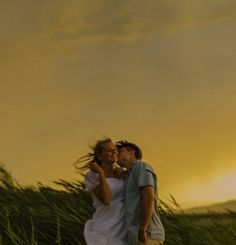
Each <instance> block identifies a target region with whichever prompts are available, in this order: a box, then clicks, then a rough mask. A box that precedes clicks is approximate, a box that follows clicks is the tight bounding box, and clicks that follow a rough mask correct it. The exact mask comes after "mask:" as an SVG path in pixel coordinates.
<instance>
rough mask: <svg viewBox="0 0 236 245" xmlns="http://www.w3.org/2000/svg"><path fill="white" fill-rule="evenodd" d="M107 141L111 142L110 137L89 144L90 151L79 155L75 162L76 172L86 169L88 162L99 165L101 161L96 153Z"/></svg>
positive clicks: (99, 151) (100, 150)
mask: <svg viewBox="0 0 236 245" xmlns="http://www.w3.org/2000/svg"><path fill="white" fill-rule="evenodd" d="M107 142H112V140H111V138H104V139H101V140H98V141H97V142H96V143H95V144H94V145H92V146H89V147H90V149H91V151H90V152H89V153H87V154H86V155H84V156H82V157H80V158H79V159H78V160H77V161H76V162H75V163H74V166H75V168H76V169H77V171H78V172H83V171H84V170H86V169H87V166H86V165H87V164H88V163H89V162H96V163H97V164H98V165H101V161H100V160H99V158H98V154H99V153H101V152H102V150H103V145H104V144H105V143H107Z"/></svg>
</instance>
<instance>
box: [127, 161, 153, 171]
mask: <svg viewBox="0 0 236 245" xmlns="http://www.w3.org/2000/svg"><path fill="white" fill-rule="evenodd" d="M132 170H134V171H145V170H148V171H150V172H152V173H153V174H155V170H154V169H153V167H152V166H151V165H150V164H149V163H147V162H145V161H141V160H140V161H136V162H135V163H134V166H133V168H132Z"/></svg>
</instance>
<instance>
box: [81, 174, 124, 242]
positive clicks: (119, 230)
mask: <svg viewBox="0 0 236 245" xmlns="http://www.w3.org/2000/svg"><path fill="white" fill-rule="evenodd" d="M106 181H107V183H108V185H109V187H110V190H111V193H112V198H111V203H110V205H104V204H103V203H102V202H101V201H100V200H99V199H98V198H97V197H96V196H95V195H94V194H93V193H92V191H93V189H94V188H95V187H96V186H97V185H98V184H99V177H98V175H97V174H96V173H94V172H92V171H90V172H88V173H87V174H86V176H85V187H86V190H87V191H89V192H91V195H92V198H93V205H94V207H95V209H96V211H95V213H94V214H93V217H92V219H91V220H88V221H87V222H86V224H85V228H84V237H85V241H86V243H87V245H125V244H126V243H125V237H126V231H125V224H124V222H125V217H124V215H125V209H124V181H123V180H120V179H116V178H106Z"/></svg>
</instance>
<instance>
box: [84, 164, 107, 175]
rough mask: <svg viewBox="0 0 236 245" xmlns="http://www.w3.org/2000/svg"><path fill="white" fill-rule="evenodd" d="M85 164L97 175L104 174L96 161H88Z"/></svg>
mask: <svg viewBox="0 0 236 245" xmlns="http://www.w3.org/2000/svg"><path fill="white" fill-rule="evenodd" d="M87 166H88V168H89V169H90V170H91V171H93V172H95V173H97V174H99V175H101V174H104V171H103V169H102V168H101V167H100V166H99V165H98V164H97V163H96V162H89V163H88V165H87Z"/></svg>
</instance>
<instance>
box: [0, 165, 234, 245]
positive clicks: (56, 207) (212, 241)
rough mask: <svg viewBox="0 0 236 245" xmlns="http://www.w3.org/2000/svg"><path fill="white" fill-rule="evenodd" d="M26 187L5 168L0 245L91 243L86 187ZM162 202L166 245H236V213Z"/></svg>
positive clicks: (1, 172)
mask: <svg viewBox="0 0 236 245" xmlns="http://www.w3.org/2000/svg"><path fill="white" fill-rule="evenodd" d="M55 183H56V184H57V185H58V189H53V188H50V187H48V186H44V185H42V184H38V185H37V186H27V187H23V186H20V185H18V184H16V183H15V181H13V180H12V177H11V176H10V175H9V174H8V173H7V171H5V169H4V168H1V167H0V244H4V245H5V244H6V245H30V244H31V245H54V244H58V245H59V244H63V245H72V244H74V245H75V244H85V242H84V239H83V227H84V223H85V221H86V220H87V219H89V218H90V217H91V215H92V213H93V211H94V209H93V207H92V202H91V198H90V196H89V195H88V194H87V193H86V192H85V191H84V186H83V184H81V183H80V182H67V181H64V180H59V181H57V182H55ZM170 204H171V205H167V204H166V203H164V202H160V212H161V217H162V221H163V223H164V226H165V230H166V243H165V244H166V245H178V244H184V245H205V244H207V245H218V244H219V245H223V244H232V245H235V244H236V213H233V212H227V213H223V214H216V213H209V214H201V215H193V214H192V215H191V214H188V215H187V214H185V213H184V212H183V211H182V212H181V211H180V212H179V213H178V214H176V210H181V208H180V207H179V206H178V204H177V203H176V201H175V200H174V198H171V202H170Z"/></svg>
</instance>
